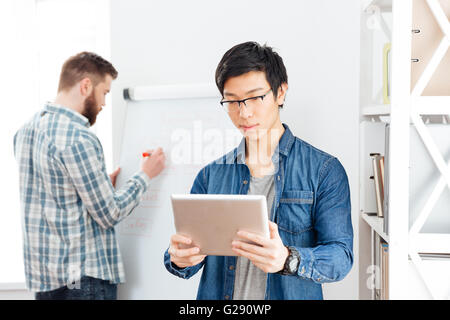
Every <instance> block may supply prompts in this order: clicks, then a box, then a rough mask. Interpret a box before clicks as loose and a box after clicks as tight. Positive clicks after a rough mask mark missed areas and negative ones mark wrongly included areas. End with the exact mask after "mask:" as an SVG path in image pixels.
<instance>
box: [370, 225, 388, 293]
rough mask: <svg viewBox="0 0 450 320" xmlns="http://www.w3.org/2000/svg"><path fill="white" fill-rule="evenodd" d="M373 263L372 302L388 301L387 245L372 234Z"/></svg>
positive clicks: (378, 236)
mask: <svg viewBox="0 0 450 320" xmlns="http://www.w3.org/2000/svg"><path fill="white" fill-rule="evenodd" d="M374 237H375V238H374V241H373V248H372V253H373V263H374V266H375V268H374V269H373V270H374V277H375V285H374V287H373V299H374V300H388V299H389V244H388V243H386V241H384V239H383V238H381V237H380V235H378V234H376V233H375V234H374Z"/></svg>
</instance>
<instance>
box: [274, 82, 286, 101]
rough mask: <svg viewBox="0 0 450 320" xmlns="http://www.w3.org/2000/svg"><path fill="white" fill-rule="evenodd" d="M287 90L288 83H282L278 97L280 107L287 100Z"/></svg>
mask: <svg viewBox="0 0 450 320" xmlns="http://www.w3.org/2000/svg"><path fill="white" fill-rule="evenodd" d="M287 89H288V84H287V83H286V82H284V83H282V84H281V86H280V87H279V88H278V95H277V104H278V105H282V104H284V99H286V92H287Z"/></svg>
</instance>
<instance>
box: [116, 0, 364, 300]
mask: <svg viewBox="0 0 450 320" xmlns="http://www.w3.org/2000/svg"><path fill="white" fill-rule="evenodd" d="M359 10H360V3H359V1H357V0H346V1H335V0H301V1H300V0H297V1H292V0H289V1H288V0H278V1H269V0H258V1H243V0H228V1H211V0H209V1H207V0H204V1H200V0H191V1H182V0H177V1H148V0H128V1H123V0H112V1H111V60H112V62H113V64H114V65H115V66H116V68H117V70H118V71H119V78H118V79H117V80H116V81H115V82H114V83H113V91H112V101H113V106H112V108H113V150H114V152H113V153H114V163H115V164H117V163H118V160H119V155H120V146H121V136H122V134H123V125H124V117H125V114H126V103H125V101H124V100H123V98H122V89H123V88H126V87H130V86H136V85H161V84H189V83H204V82H212V83H213V82H214V72H215V68H216V66H217V63H218V62H219V60H220V58H221V57H222V55H223V54H224V53H225V51H226V50H228V49H229V48H231V47H232V46H233V45H235V44H238V43H241V42H244V41H249V40H254V41H258V42H260V43H267V44H268V45H270V46H273V47H275V48H276V50H277V51H278V53H279V54H280V55H281V56H282V57H283V59H284V62H285V65H286V68H287V71H288V76H289V91H288V96H287V100H286V104H285V110H283V111H282V114H281V118H282V121H283V122H286V123H288V124H289V125H290V127H291V129H292V130H293V132H294V133H295V134H296V135H297V136H298V137H300V138H302V139H304V140H306V141H308V142H309V143H311V144H313V145H315V146H316V147H318V148H320V149H323V150H324V151H327V152H329V153H331V154H333V155H335V156H337V157H338V158H339V159H340V161H341V162H342V163H343V165H344V167H345V168H346V171H347V174H348V177H349V181H350V189H351V197H352V218H353V228H354V231H355V238H354V253H355V262H354V266H353V269H352V271H351V272H350V274H349V275H348V276H347V277H346V279H344V280H343V281H341V282H338V283H334V284H327V285H325V286H324V294H325V298H327V299H357V298H358V270H357V269H358V261H357V252H358V247H357V244H358V234H357V232H356V231H357V230H358V207H359V204H358V147H359V144H358V117H359V111H358V110H359V109H358V97H359V93H358V92H359V87H358V85H359V26H360V22H359ZM168 112H169V111H168ZM225 117H226V115H225V114H224V119H225ZM161 254H162V253H161Z"/></svg>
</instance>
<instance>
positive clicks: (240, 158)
mask: <svg viewBox="0 0 450 320" xmlns="http://www.w3.org/2000/svg"><path fill="white" fill-rule="evenodd" d="M283 127H284V133H283V135H282V136H281V138H280V141H279V142H278V145H277V148H276V149H275V152H274V153H273V155H272V161H273V162H274V163H278V155H279V154H282V155H283V156H287V155H288V154H289V151H290V150H291V148H292V145H293V143H294V140H295V137H294V135H293V134H292V132H291V130H290V129H289V127H288V125H287V124H285V123H283ZM232 160H233V162H235V163H238V164H245V137H244V138H242V140H241V142H240V143H239V146H238V147H237V148H236V149H234V152H233V159H232ZM227 163H229V162H227Z"/></svg>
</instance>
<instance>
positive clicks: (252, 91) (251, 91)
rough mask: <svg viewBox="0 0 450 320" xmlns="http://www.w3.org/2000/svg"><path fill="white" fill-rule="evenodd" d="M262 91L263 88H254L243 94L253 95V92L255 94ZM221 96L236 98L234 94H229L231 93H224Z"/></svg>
mask: <svg viewBox="0 0 450 320" xmlns="http://www.w3.org/2000/svg"><path fill="white" fill-rule="evenodd" d="M263 89H264V88H255V89H252V90H250V91H247V92H246V93H245V95H247V94H250V93H254V92H256V91H259V90H263ZM223 95H224V96H229V97H237V96H238V95H237V94H234V93H231V92H224V94H223Z"/></svg>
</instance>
